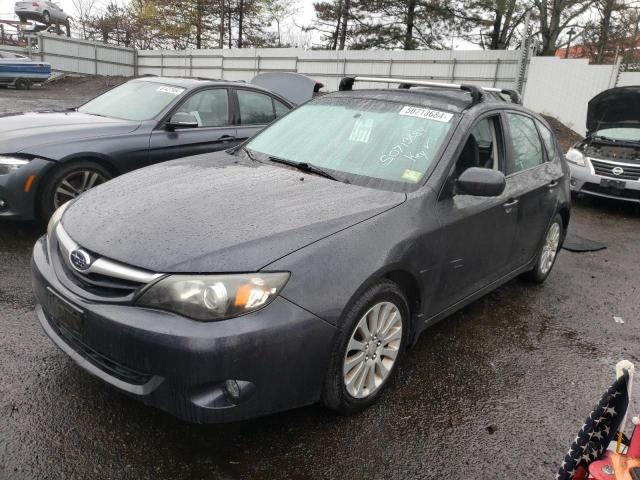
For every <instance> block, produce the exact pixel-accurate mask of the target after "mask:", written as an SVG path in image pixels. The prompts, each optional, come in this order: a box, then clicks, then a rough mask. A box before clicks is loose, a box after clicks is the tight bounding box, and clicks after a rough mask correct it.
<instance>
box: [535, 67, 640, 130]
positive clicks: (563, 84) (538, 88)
mask: <svg viewBox="0 0 640 480" xmlns="http://www.w3.org/2000/svg"><path fill="white" fill-rule="evenodd" d="M618 74H619V72H618V65H589V62H588V60H586V59H564V58H557V57H534V58H532V59H531V63H530V65H529V75H528V77H527V87H526V89H525V91H524V97H523V101H524V105H525V106H526V107H528V108H530V109H531V110H534V111H536V112H539V113H543V114H546V115H552V116H554V117H556V118H557V119H558V120H560V121H561V122H562V123H564V124H565V125H566V126H568V127H569V128H571V129H573V130H574V131H576V132H577V133H579V134H581V135H584V134H585V132H586V125H585V124H586V121H587V103H588V102H589V100H590V99H592V98H593V97H594V96H596V95H597V94H598V93H600V92H602V91H603V90H607V89H608V88H612V87H614V86H616V82H618V81H619V80H618ZM628 75H634V76H636V75H639V74H637V73H633V74H624V73H623V74H620V77H621V78H622V79H624V81H631V82H634V79H632V78H631V77H629V76H628ZM635 78H636V80H635V82H636V83H637V78H638V77H635ZM619 84H620V85H622V84H623V83H619ZM627 84H629V83H627Z"/></svg>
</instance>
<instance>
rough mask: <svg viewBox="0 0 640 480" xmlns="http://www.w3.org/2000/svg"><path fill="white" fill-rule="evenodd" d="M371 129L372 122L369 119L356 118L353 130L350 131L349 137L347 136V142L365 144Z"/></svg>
mask: <svg viewBox="0 0 640 480" xmlns="http://www.w3.org/2000/svg"><path fill="white" fill-rule="evenodd" d="M372 128H373V120H371V119H369V118H362V117H358V118H357V119H356V122H355V124H354V125H353V130H351V135H349V140H351V141H352V142H361V143H367V142H368V141H369V137H370V136H371V129H372Z"/></svg>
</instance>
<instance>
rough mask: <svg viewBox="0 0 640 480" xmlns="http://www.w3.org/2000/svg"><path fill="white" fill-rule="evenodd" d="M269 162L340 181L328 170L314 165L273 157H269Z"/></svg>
mask: <svg viewBox="0 0 640 480" xmlns="http://www.w3.org/2000/svg"><path fill="white" fill-rule="evenodd" d="M269 160H271V161H272V162H273V163H281V164H282V165H288V166H290V167H293V168H297V169H298V170H301V171H303V172H306V173H313V174H314V175H318V176H320V177H324V178H328V179H329V180H335V181H336V182H339V181H340V180H338V179H337V178H336V177H334V176H333V175H331V174H330V173H329V172H327V171H326V170H324V169H322V168H320V167H317V166H315V165H314V164H313V163H307V162H293V161H291V160H285V159H284V158H278V157H271V156H270V157H269Z"/></svg>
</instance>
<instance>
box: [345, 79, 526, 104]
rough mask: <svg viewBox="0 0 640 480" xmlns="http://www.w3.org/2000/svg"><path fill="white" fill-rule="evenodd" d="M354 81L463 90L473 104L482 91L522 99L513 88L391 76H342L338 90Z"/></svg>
mask: <svg viewBox="0 0 640 480" xmlns="http://www.w3.org/2000/svg"><path fill="white" fill-rule="evenodd" d="M355 82H375V83H398V84H399V86H398V88H406V89H408V88H411V87H412V86H420V87H435V88H448V89H451V90H464V91H465V92H469V93H470V94H471V99H472V105H475V104H476V103H478V102H481V101H482V99H483V98H484V92H493V93H501V94H504V95H508V96H509V99H510V100H511V101H512V102H513V103H517V104H521V103H522V101H521V99H520V94H519V93H518V92H516V91H515V90H510V89H507V88H489V87H478V86H476V85H468V84H457V83H438V82H427V81H424V80H412V79H407V78H393V77H344V78H343V79H342V80H340V85H339V86H338V90H340V91H348V90H353V84H354V83H355Z"/></svg>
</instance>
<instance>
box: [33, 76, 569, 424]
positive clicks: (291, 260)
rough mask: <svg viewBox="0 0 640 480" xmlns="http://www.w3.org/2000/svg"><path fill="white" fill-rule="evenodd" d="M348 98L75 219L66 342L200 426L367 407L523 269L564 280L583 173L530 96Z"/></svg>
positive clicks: (38, 288) (64, 253)
mask: <svg viewBox="0 0 640 480" xmlns="http://www.w3.org/2000/svg"><path fill="white" fill-rule="evenodd" d="M361 81H363V82H364V81H366V82H369V84H372V83H373V82H377V81H383V82H385V83H387V82H396V83H402V85H401V87H403V88H399V89H388V88H384V89H355V90H354V89H353V86H354V83H358V82H361ZM340 90H341V91H339V92H335V93H333V94H328V95H325V96H323V97H320V98H317V99H315V100H313V101H311V102H309V103H306V104H304V105H302V106H301V107H299V108H297V109H295V110H293V111H292V112H290V113H288V114H286V115H285V116H283V117H282V118H281V119H280V120H277V121H276V122H275V123H273V124H272V125H271V126H269V127H268V128H266V129H265V130H264V131H262V132H261V133H260V134H258V135H257V136H256V137H254V138H253V139H252V140H249V141H248V142H245V143H244V144H243V145H242V146H240V147H237V148H235V149H233V150H228V151H226V152H219V153H214V154H207V155H201V156H196V157H189V158H184V159H181V160H176V161H172V162H168V163H163V164H160V165H156V166H152V167H148V168H145V169H142V170H138V171H136V172H133V173H130V174H127V175H124V176H122V177H119V178H117V179H115V180H113V181H111V182H109V183H107V184H104V185H101V186H99V187H97V188H95V189H93V190H91V191H88V192H86V193H85V194H83V195H81V196H80V197H79V198H77V199H75V200H73V201H71V202H69V203H67V204H65V205H63V206H62V207H61V208H60V209H58V210H57V211H56V213H55V214H54V216H53V217H52V219H51V222H50V224H49V227H48V229H47V234H46V235H45V236H43V237H42V238H41V239H40V240H39V241H38V242H37V244H36V245H35V248H34V252H33V260H32V270H33V283H34V289H35V294H36V297H37V302H38V306H37V309H36V311H37V316H38V318H39V320H40V322H41V324H42V326H43V328H44V330H45V331H46V333H47V334H48V335H49V336H50V337H51V339H52V340H53V341H54V342H55V344H56V345H58V346H59V347H60V348H61V349H62V350H63V351H64V352H65V353H67V354H68V355H69V356H70V357H71V358H72V359H73V360H74V361H75V362H77V363H78V364H79V365H80V366H81V367H82V368H84V369H85V370H87V371H88V372H90V373H92V374H93V375H95V376H97V377H99V378H101V379H102V380H104V381H105V382H107V383H109V384H111V385H113V386H114V387H116V388H117V389H119V390H121V391H123V392H126V393H127V394H129V395H131V396H133V397H135V398H137V399H139V400H141V401H142V402H144V403H146V404H149V405H153V406H155V407H158V408H160V409H162V410H165V411H167V412H170V413H172V414H174V415H176V416H178V417H180V418H183V419H186V420H189V421H194V422H222V421H232V420H240V419H245V418H250V417H254V416H258V415H264V414H268V413H271V412H276V411H280V410H284V409H289V408H294V407H298V406H302V405H307V404H311V403H314V402H317V401H320V400H321V401H322V402H323V403H324V404H325V405H327V406H328V407H329V408H331V409H334V410H336V411H338V412H341V413H345V414H346V413H353V412H356V411H359V410H361V409H363V408H366V407H368V406H369V405H371V404H373V403H374V402H375V401H376V400H377V399H378V398H379V397H380V395H381V394H382V392H383V390H384V388H385V387H386V386H387V385H388V384H389V381H390V379H391V378H392V377H393V374H394V372H395V371H396V369H397V365H398V362H399V361H400V359H401V357H402V355H403V352H404V351H405V350H406V349H407V348H408V347H410V346H411V345H412V344H413V343H415V342H416V340H417V339H418V336H419V335H420V333H421V332H422V331H423V330H424V329H425V328H427V327H428V326H430V325H432V324H434V323H435V322H437V321H438V320H440V319H442V318H444V317H446V316H447V315H449V314H451V313H452V312H454V311H456V310H458V309H460V308H461V307H463V306H464V305H466V304H468V303H470V302H472V301H474V300H475V299H477V298H478V297H480V296H482V295H484V294H486V293H487V292H489V291H491V290H493V289H495V288H497V287H498V286H500V285H501V284H503V283H505V282H507V281H509V280H511V279H513V278H514V277H517V276H524V277H525V278H526V279H528V280H530V281H533V282H543V281H544V280H545V278H546V277H547V276H548V275H549V272H550V271H551V268H552V267H553V264H554V261H555V259H556V255H557V253H558V251H559V248H560V246H561V245H562V241H563V239H564V235H565V232H566V229H567V225H568V222H569V214H570V195H569V184H568V179H569V170H568V167H567V165H566V163H565V160H564V157H563V155H562V152H561V150H560V149H559V147H558V144H557V142H556V139H555V138H554V135H553V133H552V132H551V130H550V129H549V126H548V125H547V124H546V122H545V121H544V120H543V119H542V118H540V117H539V116H537V115H535V114H533V113H532V112H530V111H528V110H526V109H524V108H523V107H521V106H520V105H519V104H518V97H517V94H515V93H514V92H509V91H496V89H482V88H479V87H474V86H466V85H462V86H459V85H440V84H430V83H428V82H418V81H405V80H399V79H371V78H358V77H356V78H347V79H344V80H343V81H342V82H341V89H340ZM503 94H506V95H508V96H509V99H505V98H504V96H503Z"/></svg>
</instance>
